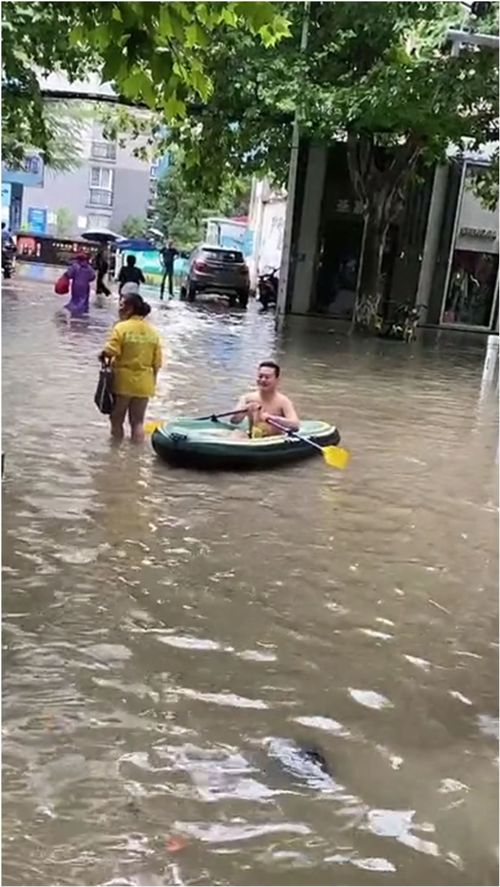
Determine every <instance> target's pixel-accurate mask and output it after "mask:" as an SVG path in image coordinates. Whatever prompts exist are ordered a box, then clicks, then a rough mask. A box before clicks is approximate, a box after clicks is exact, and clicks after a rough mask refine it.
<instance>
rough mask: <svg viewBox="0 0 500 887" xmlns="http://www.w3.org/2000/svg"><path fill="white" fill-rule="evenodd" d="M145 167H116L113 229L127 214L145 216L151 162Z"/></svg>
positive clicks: (111, 223) (114, 229) (116, 228)
mask: <svg viewBox="0 0 500 887" xmlns="http://www.w3.org/2000/svg"><path fill="white" fill-rule="evenodd" d="M144 166H146V165H145V164H143V169H142V170H141V169H131V168H125V169H123V168H120V167H119V166H118V165H117V166H116V167H115V186H114V197H113V210H112V214H111V220H110V227H111V229H112V230H113V231H117V232H119V231H120V228H121V226H122V224H123V222H124V221H125V219H126V218H127V216H145V215H146V204H147V202H148V198H149V185H150V179H149V164H148V165H147V166H146V168H144Z"/></svg>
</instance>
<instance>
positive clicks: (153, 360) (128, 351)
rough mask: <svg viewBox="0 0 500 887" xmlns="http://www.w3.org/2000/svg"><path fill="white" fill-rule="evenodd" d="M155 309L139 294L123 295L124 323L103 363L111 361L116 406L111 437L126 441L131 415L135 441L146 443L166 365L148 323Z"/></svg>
mask: <svg viewBox="0 0 500 887" xmlns="http://www.w3.org/2000/svg"><path fill="white" fill-rule="evenodd" d="M150 311H151V308H150V306H149V305H148V303H147V302H145V301H144V300H143V298H142V296H140V295H138V294H137V293H132V294H129V295H124V296H121V298H120V308H119V315H120V320H119V322H118V323H117V324H115V326H114V327H113V330H112V331H111V335H110V336H109V339H108V341H107V342H106V344H105V346H104V349H103V351H102V352H101V354H100V355H99V358H100V360H101V361H103V360H106V359H107V360H109V361H111V364H112V367H113V394H114V396H115V404H114V407H113V412H112V413H111V416H110V419H111V436H112V437H113V438H114V439H115V440H117V441H121V440H123V424H124V422H125V419H126V417H127V415H128V419H129V422H130V429H131V439H132V441H133V442H134V443H142V441H143V440H144V417H145V415H146V409H147V406H148V400H149V398H150V397H152V396H153V395H154V393H155V387H156V377H157V375H158V371H159V370H160V367H161V365H162V350H161V342H160V336H159V334H158V332H157V330H156V329H155V328H154V327H153V326H151V324H149V323H148V322H147V320H146V317H147V316H148V314H149V313H150Z"/></svg>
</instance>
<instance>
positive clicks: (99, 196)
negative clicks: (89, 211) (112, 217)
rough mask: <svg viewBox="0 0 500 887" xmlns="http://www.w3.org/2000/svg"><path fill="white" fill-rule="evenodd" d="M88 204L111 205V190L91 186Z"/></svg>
mask: <svg viewBox="0 0 500 887" xmlns="http://www.w3.org/2000/svg"><path fill="white" fill-rule="evenodd" d="M89 205H90V206H113V192H112V191H109V190H106V189H104V188H91V189H90V194H89Z"/></svg>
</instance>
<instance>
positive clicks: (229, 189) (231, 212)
mask: <svg viewBox="0 0 500 887" xmlns="http://www.w3.org/2000/svg"><path fill="white" fill-rule="evenodd" d="M211 197H212V201H211V202H209V200H208V199H207V194H206V192H205V191H203V190H200V189H198V188H196V187H195V186H193V184H192V182H191V181H190V178H189V176H187V175H186V168H185V166H184V164H183V157H182V154H180V152H178V151H177V152H175V151H174V152H173V154H172V158H171V163H170V165H169V168H168V170H167V172H166V173H165V174H164V175H163V176H162V178H161V179H160V181H159V183H158V195H157V198H156V201H155V210H154V212H155V222H154V224H155V227H159V228H161V229H162V230H163V231H164V232H165V235H167V236H169V237H172V239H174V240H175V242H176V243H177V244H178V246H180V247H182V248H184V249H192V248H193V247H194V246H195V245H196V244H197V243H199V242H200V240H202V239H203V236H204V226H205V220H206V219H207V217H208V216H236V215H243V214H246V212H247V211H248V204H249V198H250V184H249V181H248V180H245V179H242V178H241V177H237V176H235V175H231V176H229V177H228V178H226V179H225V180H224V182H223V184H222V186H221V189H220V191H219V192H218V193H217V194H216V195H211Z"/></svg>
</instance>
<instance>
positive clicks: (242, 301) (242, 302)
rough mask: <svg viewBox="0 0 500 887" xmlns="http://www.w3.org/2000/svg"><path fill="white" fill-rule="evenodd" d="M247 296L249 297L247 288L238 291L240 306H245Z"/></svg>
mask: <svg viewBox="0 0 500 887" xmlns="http://www.w3.org/2000/svg"><path fill="white" fill-rule="evenodd" d="M248 297H249V294H248V291H247V290H242V291H241V292H240V293H238V304H239V306H240V308H246V307H247V305H248Z"/></svg>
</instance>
